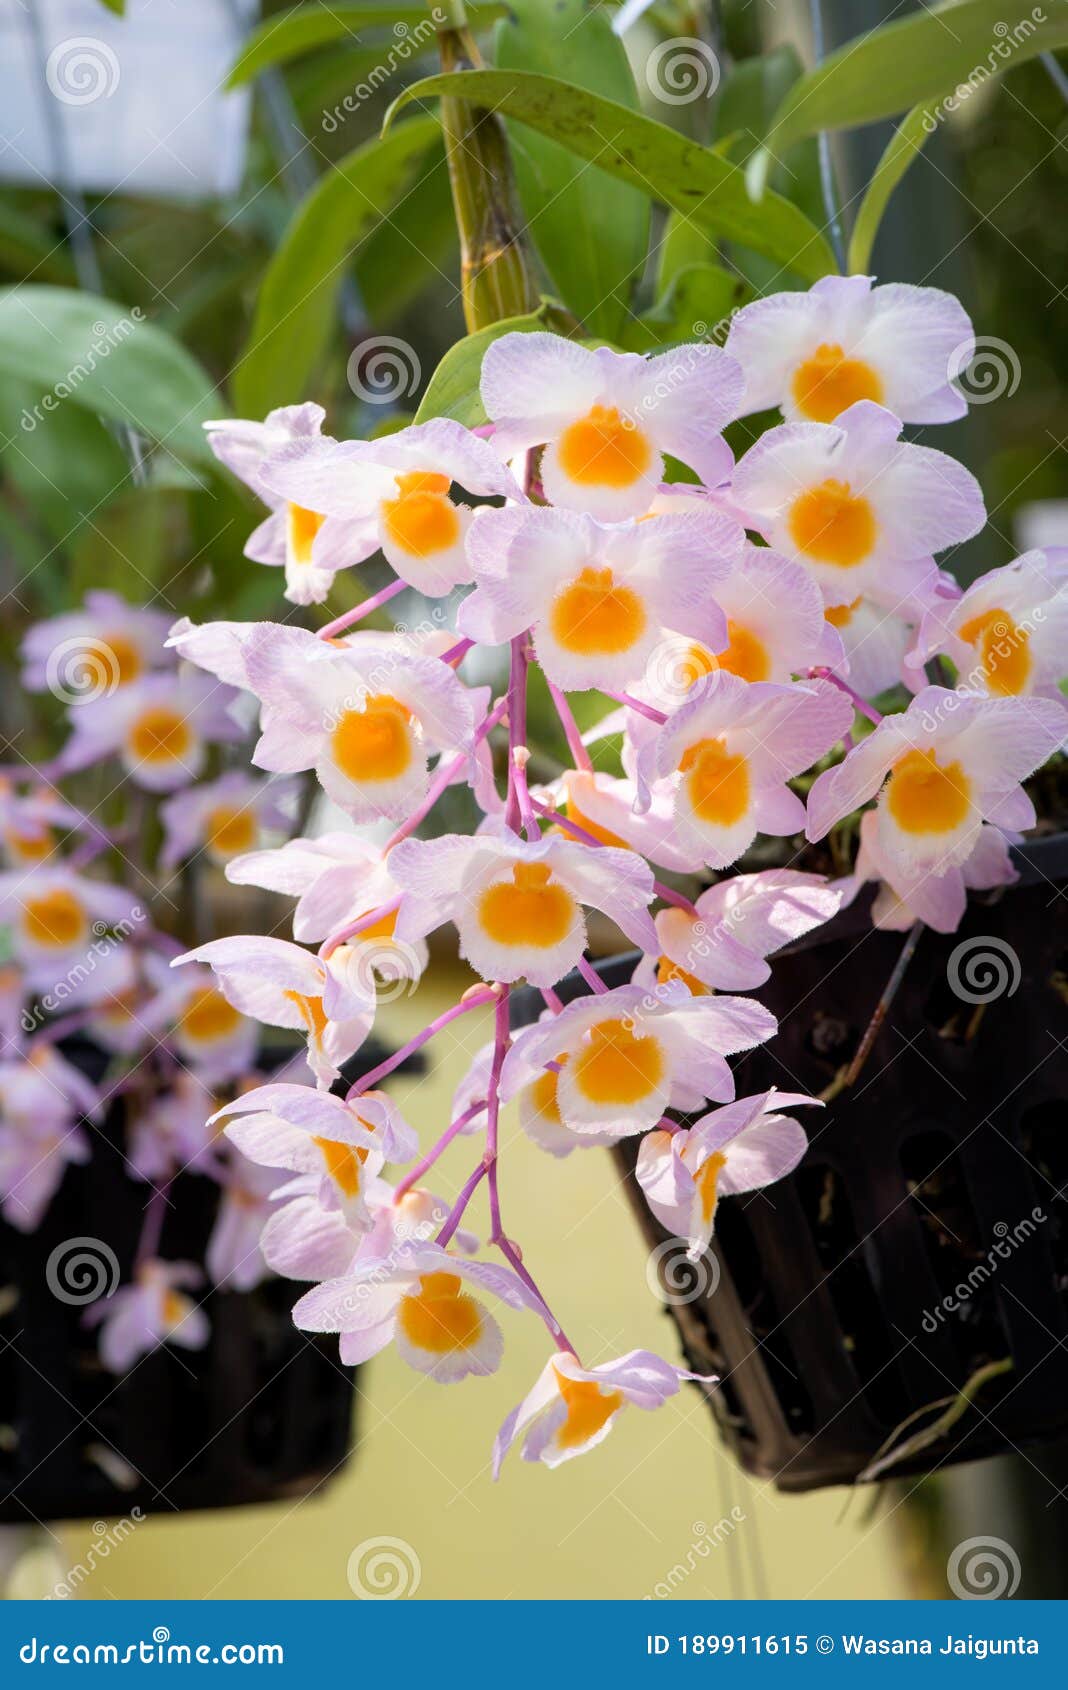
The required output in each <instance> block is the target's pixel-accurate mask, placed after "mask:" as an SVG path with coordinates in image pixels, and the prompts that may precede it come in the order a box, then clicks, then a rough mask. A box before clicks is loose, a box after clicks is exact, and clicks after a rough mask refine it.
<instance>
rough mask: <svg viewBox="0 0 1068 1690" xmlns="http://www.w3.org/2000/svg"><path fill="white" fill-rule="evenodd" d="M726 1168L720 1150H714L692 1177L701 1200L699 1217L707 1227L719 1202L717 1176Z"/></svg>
mask: <svg viewBox="0 0 1068 1690" xmlns="http://www.w3.org/2000/svg"><path fill="white" fill-rule="evenodd" d="M726 1166H727V1158H726V1156H724V1154H723V1152H722V1150H714V1151H713V1152H712V1154H711V1156H710V1157H709V1158H708V1161H707V1162H706V1163H705V1164H704V1166H703V1167H702V1168H701V1169H700V1171H699V1172H698V1173H697V1174H696V1175H695V1177H694V1185H695V1186H696V1187H697V1195H698V1197H699V1198H700V1199H701V1217H702V1219H703V1220H704V1222H705V1225H706V1226H707V1225H708V1222H709V1221H710V1220H711V1219H712V1216H713V1215H714V1214H715V1212H716V1204H717V1203H718V1202H719V1176H720V1174H721V1173H722V1172H723V1169H724V1168H725V1167H726Z"/></svg>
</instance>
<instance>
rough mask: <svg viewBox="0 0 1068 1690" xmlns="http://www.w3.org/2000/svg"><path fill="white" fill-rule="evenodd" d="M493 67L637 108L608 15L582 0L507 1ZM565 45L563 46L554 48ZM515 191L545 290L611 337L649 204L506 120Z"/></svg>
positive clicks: (641, 249) (631, 282) (633, 272)
mask: <svg viewBox="0 0 1068 1690" xmlns="http://www.w3.org/2000/svg"><path fill="white" fill-rule="evenodd" d="M494 40H495V47H496V61H497V67H498V69H500V70H519V71H541V72H545V73H548V74H552V72H553V71H555V70H556V69H557V68H558V67H559V65H560V63H561V59H563V61H564V62H565V63H566V65H567V73H568V80H569V81H570V82H572V83H574V84H576V85H577V86H578V87H580V88H585V89H588V90H589V91H590V92H591V93H594V94H600V95H603V96H604V97H605V98H606V99H609V100H614V101H616V102H617V103H618V104H619V105H621V106H625V107H627V108H628V109H629V110H630V111H634V112H636V111H638V109H639V105H638V91H637V88H636V87H635V84H634V76H633V73H632V71H631V68H630V62H629V60H628V59H627V55H626V51H625V49H624V47H623V43H622V42H621V41H620V40H619V38H618V36H616V35H615V34H614V33H613V31H612V25H611V22H610V20H609V16H608V13H607V12H605V11H604V10H603V9H601V8H594V9H591V8H590V7H589V6H588V5H587V4H586V0H511V4H510V6H509V12H508V16H507V17H506V18H505V19H504V21H503V22H502V23H499V24H498V25H497V29H496V33H495V37H494ZM562 44H563V45H562ZM508 137H509V140H510V141H511V144H512V157H513V159H514V161H515V171H516V181H517V184H518V187H519V197H520V200H521V202H522V205H523V210H524V211H525V213H526V216H527V222H528V224H529V226H530V236H531V239H532V240H533V242H534V245H535V247H536V248H537V250H538V252H539V253H540V255H541V258H542V261H543V263H544V265H545V268H546V270H547V271H548V272H549V276H550V278H551V280H552V284H553V288H554V290H555V292H556V293H558V294H559V296H560V298H561V299H562V300H563V302H564V304H565V305H566V306H567V307H568V309H569V310H571V311H573V312H574V313H575V316H576V317H578V318H579V319H580V321H581V322H582V323H584V324H585V326H586V328H587V329H588V330H589V332H590V334H593V335H604V336H605V337H606V338H607V339H609V340H617V339H618V338H619V336H620V334H621V332H622V329H623V325H624V323H625V322H626V320H627V318H628V316H629V314H630V313H629V307H628V302H629V298H630V295H631V294H632V292H633V290H634V286H635V283H636V282H637V281H638V279H639V278H640V276H641V272H642V269H643V267H644V265H645V258H646V254H647V252H648V247H649V209H650V208H649V200H648V197H647V195H646V194H645V193H644V192H642V191H639V190H638V189H637V188H633V187H630V186H629V185H628V184H627V183H626V182H622V181H620V180H619V179H618V178H616V177H611V176H606V175H605V174H604V172H603V171H601V170H598V169H597V168H596V167H593V168H591V167H590V165H589V164H587V163H585V162H583V160H581V159H579V158H576V157H575V155H574V153H572V152H569V151H568V149H567V148H566V147H563V146H561V145H560V143H559V142H558V141H553V140H550V139H548V137H546V136H545V135H542V134H539V133H538V131H537V130H536V129H530V128H528V127H527V126H526V124H519V123H515V122H514V121H513V122H510V123H509V124H508Z"/></svg>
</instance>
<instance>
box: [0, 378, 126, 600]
mask: <svg viewBox="0 0 1068 1690" xmlns="http://www.w3.org/2000/svg"><path fill="white" fill-rule="evenodd" d="M40 398H41V390H40V387H39V386H37V385H35V384H34V383H33V382H29V381H25V380H23V379H20V378H18V377H15V376H12V375H10V374H9V373H8V372H6V371H5V372H3V373H2V374H0V401H2V403H3V409H4V416H5V418H6V419H8V427H7V429H5V435H6V438H5V441H4V445H3V450H2V452H0V465H2V467H3V471H4V475H5V476H6V477H8V478H9V480H10V482H11V484H12V486H14V487H15V488H17V490H18V493H19V495H20V498H21V499H22V500H23V501H24V502H25V504H26V505H27V506H28V507H29V508H30V510H32V511H33V513H34V515H35V516H36V518H37V520H38V521H39V522H40V523H41V524H42V525H43V526H44V527H45V528H46V529H47V530H48V532H49V533H50V534H51V535H52V537H53V538H54V539H55V540H56V541H57V542H59V543H60V544H62V543H64V542H66V541H67V540H69V539H70V538H72V537H73V534H74V533H75V531H76V530H77V528H78V526H79V524H80V523H81V522H83V521H84V520H85V519H86V517H88V518H89V519H90V520H93V521H95V520H96V516H97V514H98V512H99V511H100V509H101V508H102V506H103V505H105V504H106V503H107V501H108V500H109V499H110V498H111V497H112V495H113V494H114V493H115V492H116V491H117V490H118V489H120V488H122V487H123V486H124V485H128V483H129V465H128V464H127V461H126V459H125V457H124V456H123V454H122V451H121V450H120V448H119V446H118V443H117V442H116V440H115V439H114V437H113V436H112V435H111V434H110V433H109V432H108V430H107V429H106V428H105V427H104V424H103V423H102V422H101V420H100V418H99V417H97V416H94V415H93V413H92V412H91V411H86V410H83V409H82V408H81V407H80V406H78V405H71V404H64V405H57V406H56V408H55V409H54V410H49V411H45V410H43V409H41V408H40V406H39V401H40ZM35 407H37V409H38V411H39V413H40V414H39V417H38V414H37V411H35ZM8 430H10V432H8ZM39 538H40V537H39V536H38V544H39ZM38 555H39V560H40V562H42V563H44V562H45V561H46V560H45V559H43V558H40V547H39V554H38ZM56 561H57V563H58V562H61V561H62V556H61V554H60V553H59V552H58V551H57V553H56ZM46 579H47V576H44V577H41V576H36V575H35V578H33V579H28V580H27V582H26V590H27V592H28V593H29V594H35V593H36V594H37V596H38V597H39V596H40V594H39V593H38V589H39V588H40V587H42V586H43V585H44V584H45V580H46ZM56 608H57V609H58V608H59V607H58V606H57V607H56Z"/></svg>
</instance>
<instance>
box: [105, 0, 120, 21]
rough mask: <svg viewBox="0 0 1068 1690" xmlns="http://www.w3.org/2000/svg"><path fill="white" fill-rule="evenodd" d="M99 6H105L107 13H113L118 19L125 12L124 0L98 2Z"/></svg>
mask: <svg viewBox="0 0 1068 1690" xmlns="http://www.w3.org/2000/svg"><path fill="white" fill-rule="evenodd" d="M100 4H101V5H102V6H106V7H107V9H108V11H109V12H114V13H115V14H116V16H117V17H120V18H121V17H122V16H123V14H124V13H125V11H126V0H100Z"/></svg>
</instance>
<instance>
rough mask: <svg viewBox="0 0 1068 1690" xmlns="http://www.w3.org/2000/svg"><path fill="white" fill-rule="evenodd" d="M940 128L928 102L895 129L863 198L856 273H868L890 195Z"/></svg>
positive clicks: (853, 258)
mask: <svg viewBox="0 0 1068 1690" xmlns="http://www.w3.org/2000/svg"><path fill="white" fill-rule="evenodd" d="M935 128H936V125H935V123H934V122H933V121H932V118H931V114H930V111H929V110H928V108H927V106H913V108H912V110H911V111H910V112H909V114H908V116H907V117H906V118H904V119H903V120H902V122H901V123H900V124H899V125H898V127H897V128H896V129H895V131H894V133H893V136H892V137H891V139H890V142H889V145H888V146H887V148H886V151H885V152H884V153H883V156H882V158H881V159H880V160H879V162H878V164H877V165H876V167H875V172H874V174H873V176H872V179H871V181H870V182H869V183H868V187H867V192H866V193H865V195H864V198H863V200H862V201H861V206H860V210H859V211H858V212H857V220H856V222H855V223H854V225H853V234H852V236H851V238H850V242H849V255H848V265H847V268H848V269H849V270H850V271H851V272H852V273H853V274H854V275H864V274H866V272H867V269H868V265H869V263H870V261H871V250H872V247H873V246H874V245H875V237H876V235H877V234H878V232H879V224H880V223H881V222H882V219H883V213H884V212H885V210H886V207H887V204H888V203H889V200H890V195H891V194H892V193H893V191H894V189H895V188H896V187H897V185H898V183H899V182H900V180H901V178H902V176H904V174H905V172H906V170H907V169H908V167H909V165H910V164H911V163H912V161H913V159H914V158H918V157H919V155H920V153H921V151H922V150H923V145H924V142H925V141H926V140H928V138H929V137H930V136H931V135H932V134H933V133H934V130H935Z"/></svg>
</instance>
